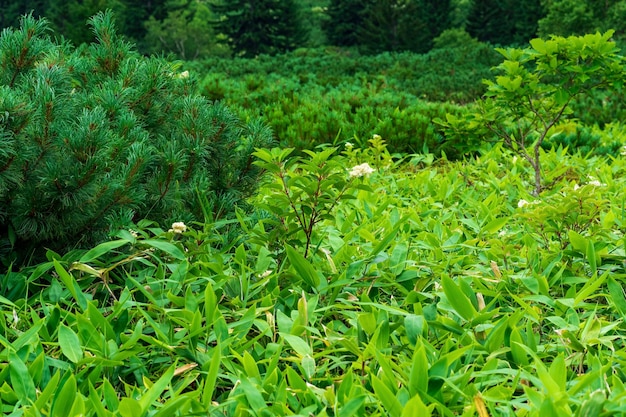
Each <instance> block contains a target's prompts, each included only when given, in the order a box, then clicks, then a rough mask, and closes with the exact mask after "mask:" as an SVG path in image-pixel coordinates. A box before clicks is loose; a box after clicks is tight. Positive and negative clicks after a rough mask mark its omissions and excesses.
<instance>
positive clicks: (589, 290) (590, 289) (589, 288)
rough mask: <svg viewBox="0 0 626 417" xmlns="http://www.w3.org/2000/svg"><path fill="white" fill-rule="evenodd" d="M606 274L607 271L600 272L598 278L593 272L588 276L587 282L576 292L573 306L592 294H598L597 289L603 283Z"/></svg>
mask: <svg viewBox="0 0 626 417" xmlns="http://www.w3.org/2000/svg"><path fill="white" fill-rule="evenodd" d="M608 276H609V271H607V272H605V273H604V274H602V276H600V277H599V278H598V275H597V274H594V275H593V276H592V277H591V278H589V280H588V281H587V283H586V284H585V285H584V286H583V287H582V288H581V289H580V291H578V293H577V294H576V298H574V306H578V305H579V304H580V303H581V302H583V301H584V300H586V299H587V298H588V297H591V296H592V295H595V296H597V295H599V294H598V292H597V290H598V288H600V287H601V286H602V284H604V281H606V279H607V278H608Z"/></svg>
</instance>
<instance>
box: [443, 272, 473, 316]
mask: <svg viewBox="0 0 626 417" xmlns="http://www.w3.org/2000/svg"><path fill="white" fill-rule="evenodd" d="M441 286H442V287H443V292H444V293H445V294H446V298H447V299H448V303H450V305H451V306H452V308H454V310H455V311H456V312H457V313H458V314H459V316H461V317H462V318H464V319H465V320H467V321H471V320H472V319H473V318H474V317H476V315H477V314H478V313H477V312H476V309H475V308H474V305H473V304H472V302H471V301H470V299H469V298H467V296H466V295H465V293H464V292H463V291H462V290H461V289H460V288H459V287H458V286H457V285H456V284H455V283H454V281H452V279H451V278H450V277H448V276H447V275H443V276H442V277H441Z"/></svg>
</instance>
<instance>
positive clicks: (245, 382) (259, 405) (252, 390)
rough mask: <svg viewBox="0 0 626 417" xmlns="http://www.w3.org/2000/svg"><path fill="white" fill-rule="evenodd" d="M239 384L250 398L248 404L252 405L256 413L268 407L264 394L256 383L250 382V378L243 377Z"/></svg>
mask: <svg viewBox="0 0 626 417" xmlns="http://www.w3.org/2000/svg"><path fill="white" fill-rule="evenodd" d="M239 386H240V387H241V389H242V390H243V393H244V394H245V396H246V399H247V400H248V404H249V405H250V408H251V409H252V410H254V411H255V414H258V412H259V411H261V410H264V409H266V408H267V404H266V403H265V400H264V399H263V394H261V392H260V391H259V389H258V388H257V387H256V385H255V384H253V383H252V382H250V380H249V379H248V378H242V379H241V384H240V385H239Z"/></svg>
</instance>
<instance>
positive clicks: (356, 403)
mask: <svg viewBox="0 0 626 417" xmlns="http://www.w3.org/2000/svg"><path fill="white" fill-rule="evenodd" d="M366 399H367V396H366V395H359V396H358V397H354V398H351V399H350V401H348V402H347V403H345V404H344V405H343V406H342V407H341V408H340V409H339V412H338V413H337V416H338V417H351V416H354V415H359V416H360V415H362V413H361V411H362V408H363V405H364V404H365V400H366Z"/></svg>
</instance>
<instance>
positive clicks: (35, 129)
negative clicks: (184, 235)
mask: <svg viewBox="0 0 626 417" xmlns="http://www.w3.org/2000/svg"><path fill="white" fill-rule="evenodd" d="M90 24H91V26H92V27H93V31H94V34H95V38H96V41H95V42H94V43H92V44H91V45H83V46H81V47H79V48H73V47H71V46H70V45H68V44H66V43H56V42H54V41H52V40H51V39H50V37H49V36H48V24H47V22H46V21H45V20H36V19H34V18H32V17H31V16H27V17H25V18H23V19H22V22H21V27H20V28H18V29H5V30H4V31H3V32H2V35H1V36H0V140H1V142H0V241H1V242H2V244H3V246H4V248H5V255H6V252H7V251H6V249H8V250H9V251H11V250H13V251H16V250H20V251H21V252H25V251H31V250H33V249H35V248H43V247H46V248H51V249H54V250H67V249H68V248H72V247H76V246H81V245H92V244H93V243H95V242H97V241H99V240H101V239H103V238H105V237H106V236H107V233H108V232H109V230H110V229H111V228H120V227H128V225H130V224H132V222H134V221H136V220H139V219H142V218H149V219H152V220H155V221H157V222H159V223H161V224H163V225H164V226H169V225H170V224H171V223H172V222H175V221H184V222H189V221H193V220H204V217H205V216H207V215H209V216H212V217H214V218H216V217H219V216H223V215H225V214H227V213H228V212H232V210H233V207H234V206H236V205H237V204H239V203H241V202H242V201H243V199H244V198H245V197H247V196H249V195H250V194H251V193H252V192H253V191H254V190H255V188H256V183H257V179H258V177H259V175H260V174H261V168H259V167H257V166H256V165H254V164H253V163H252V162H253V159H254V158H253V156H252V152H254V150H255V149H256V148H260V147H264V146H267V145H269V144H270V143H271V142H272V134H271V131H270V129H269V128H268V127H267V126H266V125H265V124H263V123H261V122H259V121H252V122H248V123H243V122H242V121H240V120H239V119H238V118H237V117H236V116H235V115H234V114H233V113H232V112H231V111H229V110H228V109H227V108H226V107H224V106H223V105H220V104H218V103H210V102H208V101H206V100H205V99H204V98H202V97H200V96H198V95H196V94H194V91H195V87H194V84H193V80H192V79H191V78H190V77H189V75H188V73H187V72H186V71H180V67H179V65H177V64H172V63H170V62H167V61H165V60H163V59H160V58H154V57H151V58H145V57H142V56H140V55H139V54H138V53H136V52H134V51H133V50H132V47H131V45H129V44H127V43H126V42H124V41H123V40H122V39H121V38H120V37H119V36H118V35H117V33H116V31H115V28H114V24H113V20H112V16H111V13H109V12H105V13H100V14H98V15H96V16H94V17H93V18H92V19H91V20H90ZM210 209H212V213H210ZM23 255H24V253H23ZM5 259H6V258H5Z"/></svg>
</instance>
